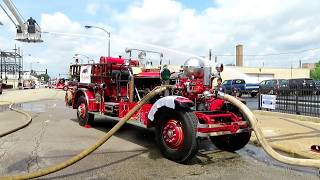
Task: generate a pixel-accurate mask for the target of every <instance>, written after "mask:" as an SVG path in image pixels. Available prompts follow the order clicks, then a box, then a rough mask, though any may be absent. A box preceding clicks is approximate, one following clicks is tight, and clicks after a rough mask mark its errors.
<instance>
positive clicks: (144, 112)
mask: <svg viewBox="0 0 320 180" xmlns="http://www.w3.org/2000/svg"><path fill="white" fill-rule="evenodd" d="M130 54H131V53H130ZM160 62H161V61H160ZM148 63H149V64H148ZM149 65H150V62H147V63H146V64H143V62H141V61H140V60H139V59H133V58H127V59H125V58H123V57H118V58H113V57H101V58H100V62H99V63H94V64H74V65H71V66H70V77H71V78H72V79H73V80H74V81H76V83H74V86H72V87H69V89H68V90H67V91H66V96H65V101H66V104H67V105H68V106H71V107H72V108H74V109H77V117H78V121H79V124H80V125H81V126H85V125H89V124H91V123H92V122H93V121H94V117H95V115H105V116H106V117H108V118H111V119H115V120H119V119H120V118H122V117H124V116H125V115H126V114H127V113H128V112H129V111H130V109H132V108H133V107H134V106H135V105H136V104H137V102H138V101H139V100H140V99H141V98H143V97H144V96H145V95H146V94H148V93H149V92H150V91H151V90H152V89H153V88H154V87H156V86H160V85H164V84H171V85H174V88H173V89H171V90H168V91H165V92H163V93H162V94H159V95H157V96H155V97H154V98H152V99H151V100H150V101H149V102H148V103H146V104H144V105H143V106H142V108H140V110H138V111H137V112H136V113H135V114H134V116H133V117H132V118H131V119H130V120H129V121H128V123H130V124H134V125H137V126H140V127H145V128H155V137H156V141H157V143H158V145H159V148H160V150H161V152H162V154H163V155H164V156H165V157H166V158H168V159H170V160H173V161H176V162H179V163H185V162H187V161H188V160H190V159H191V158H192V157H194V156H195V154H196V153H197V151H198V143H199V141H198V140H199V139H203V138H210V139H211V141H212V143H213V144H214V145H215V146H216V147H217V148H219V149H221V150H225V151H231V152H233V151H236V150H239V149H241V148H243V147H244V146H245V145H246V144H247V143H248V141H249V139H250V137H251V131H252V129H251V128H250V125H249V122H248V121H247V120H246V119H245V118H244V116H243V115H242V113H241V112H240V111H239V110H238V109H237V108H235V107H234V106H233V105H232V104H231V103H228V102H225V101H224V100H222V99H219V98H217V96H216V91H215V90H214V87H213V84H212V82H213V80H214V78H216V77H219V76H220V72H221V71H222V70H223V65H221V64H220V65H218V66H217V67H216V69H215V70H214V71H213V69H212V68H211V66H210V65H208V64H207V63H206V62H205V61H204V60H202V59H199V58H190V59H188V60H187V61H185V63H184V65H183V66H182V69H181V71H180V72H175V73H173V72H170V70H169V68H167V66H162V65H161V66H160V68H150V66H149ZM106 119H107V118H106Z"/></svg>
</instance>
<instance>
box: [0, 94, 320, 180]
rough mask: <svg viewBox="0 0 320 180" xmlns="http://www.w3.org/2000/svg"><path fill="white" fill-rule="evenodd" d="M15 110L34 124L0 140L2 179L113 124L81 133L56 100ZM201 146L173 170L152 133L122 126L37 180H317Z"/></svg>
mask: <svg viewBox="0 0 320 180" xmlns="http://www.w3.org/2000/svg"><path fill="white" fill-rule="evenodd" d="M19 108H22V109H24V110H26V111H30V112H31V114H32V116H33V117H34V119H33V122H32V124H31V125H30V126H28V127H27V128H25V129H23V130H22V131H18V132H16V133H14V134H11V135H9V136H6V137H4V138H1V139H0V164H1V166H0V174H1V175H8V174H17V173H22V172H30V171H34V170H37V169H41V168H44V167H47V166H50V165H53V164H55V163H58V162H62V161H63V160H66V159H67V158H70V157H72V156H73V155H76V154H77V153H79V152H80V151H81V150H83V149H85V148H86V147H88V146H90V145H91V144H93V143H94V142H95V141H96V140H97V139H98V138H100V137H102V136H103V135H104V132H106V131H108V130H109V129H110V128H111V127H112V126H113V125H114V124H115V123H116V122H114V121H110V120H106V119H105V118H101V117H100V118H99V117H98V118H97V119H96V120H95V123H94V124H93V128H90V129H87V128H83V127H80V126H79V125H78V123H77V120H76V112H75V110H73V109H70V108H67V107H65V105H64V102H63V101H61V100H48V101H42V102H33V103H26V104H23V105H21V106H20V107H19ZM8 118H10V117H8ZM1 120H2V119H1ZM200 145H201V146H200V147H201V148H200V151H199V153H198V154H197V156H196V158H194V159H193V160H192V161H191V162H190V163H188V164H187V165H183V164H177V163H175V162H172V161H169V160H167V159H165V158H163V157H162V155H161V154H160V152H159V151H158V148H157V146H156V143H155V140H154V134H153V131H152V130H149V129H143V128H139V127H135V126H132V125H129V124H127V125H125V126H124V127H123V128H121V130H120V131H119V132H117V133H116V134H115V136H113V137H112V138H111V139H110V140H109V141H108V142H107V143H106V144H104V145H103V146H102V147H100V148H99V149H98V150H97V151H95V152H94V153H93V154H91V155H89V156H88V157H86V158H85V159H83V160H81V161H80V162H78V163H76V164H74V165H72V166H71V167H68V168H66V169H64V170H62V171H60V172H57V173H54V174H51V175H48V176H45V177H42V179H299V180H300V179H319V176H318V174H317V173H318V170H317V169H315V168H301V167H296V166H288V165H285V164H282V163H279V162H276V161H274V160H273V159H270V158H269V157H268V156H267V155H266V154H265V153H264V151H263V150H262V149H261V148H258V147H256V146H254V145H250V144H249V145H247V146H246V147H245V148H243V149H242V150H240V151H238V152H236V153H229V152H223V151H220V150H218V149H216V148H215V147H214V146H213V145H212V144H211V142H210V141H209V140H202V141H201V143H200Z"/></svg>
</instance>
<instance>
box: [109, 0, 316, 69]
mask: <svg viewBox="0 0 320 180" xmlns="http://www.w3.org/2000/svg"><path fill="white" fill-rule="evenodd" d="M316 7H320V2H317V1H307V2H306V1H299V0H293V1H291V0H290V1H288V0H286V1H277V0H270V1H253V0H240V1H235V0H223V1H222V0H219V1H217V7H210V8H207V9H206V10H204V11H203V12H196V11H195V10H193V9H188V8H185V7H183V5H182V4H180V2H178V1H172V0H162V1H155V0H144V1H143V2H142V3H135V4H133V5H131V6H130V7H129V8H128V11H127V12H124V13H118V14H116V15H114V17H113V18H114V19H116V20H117V21H118V22H119V24H120V28H119V35H120V36H124V37H128V38H132V39H135V40H139V41H144V42H150V43H155V44H159V45H162V46H164V47H170V48H175V49H179V50H182V51H186V52H191V53H194V54H197V55H206V54H207V52H208V49H214V51H215V52H220V53H224V54H234V52H235V45H237V44H238V43H242V44H244V47H245V53H250V54H264V53H271V52H272V53H277V52H281V51H295V50H298V49H305V48H309V47H320V41H319V40H320V36H319V33H320V31H319V29H320V24H319V23H317V22H319V20H320V17H319V16H320V14H319V13H318V10H317V8H316ZM318 55H320V52H319V53H318ZM294 56H295V55H294ZM303 56H307V54H306V55H303ZM279 58H282V59H283V60H284V61H286V60H287V62H288V61H292V60H294V59H293V58H295V57H292V56H281V57H259V59H260V60H259V59H258V58H252V57H250V58H249V57H246V58H245V59H247V60H250V59H252V63H251V62H250V63H247V64H250V65H259V64H261V61H265V64H272V62H275V61H279ZM219 59H220V60H223V61H225V62H227V63H230V62H234V57H219ZM296 59H297V58H296ZM258 60H259V61H260V62H257V61H258ZM180 61H181V60H180ZM174 62H175V63H180V64H181V62H178V61H174ZM286 64H287V63H286V62H283V65H286ZM277 65H279V64H277Z"/></svg>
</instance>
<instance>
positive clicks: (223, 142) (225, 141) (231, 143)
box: [210, 131, 251, 152]
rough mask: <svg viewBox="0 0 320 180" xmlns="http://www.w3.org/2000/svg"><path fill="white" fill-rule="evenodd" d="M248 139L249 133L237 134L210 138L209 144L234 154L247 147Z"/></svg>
mask: <svg viewBox="0 0 320 180" xmlns="http://www.w3.org/2000/svg"><path fill="white" fill-rule="evenodd" d="M250 137H251V131H250V132H243V133H238V134H228V135H221V136H212V137H210V139H211V142H212V143H213V144H214V145H215V146H216V147H217V148H219V149H220V150H223V151H229V152H234V151H237V150H239V149H242V148H243V147H244V146H245V145H247V144H248V142H249V140H250Z"/></svg>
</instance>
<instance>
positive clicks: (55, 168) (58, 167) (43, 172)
mask: <svg viewBox="0 0 320 180" xmlns="http://www.w3.org/2000/svg"><path fill="white" fill-rule="evenodd" d="M168 88H172V86H158V87H156V88H154V89H153V90H152V91H151V92H150V93H148V94H147V95H146V96H145V97H143V98H142V99H141V100H140V101H139V102H138V104H137V105H136V106H134V108H132V109H131V110H130V111H129V112H128V113H127V114H126V116H125V117H123V118H121V120H120V121H119V122H118V123H117V124H116V125H115V126H114V127H113V128H112V129H111V130H110V131H108V132H107V133H106V134H105V135H104V136H103V137H102V138H101V139H99V140H98V141H97V142H96V143H95V144H93V145H92V146H90V147H89V148H87V149H85V150H83V151H82V152H80V153H79V154H78V155H76V156H73V157H71V158H70V159H68V160H66V161H64V162H62V163H59V164H56V165H53V166H49V167H47V168H45V169H41V170H38V171H35V172H31V173H26V174H22V175H14V176H4V177H0V180H2V179H3V180H21V179H32V178H37V177H40V176H45V175H48V174H51V173H54V172H57V171H59V170H62V169H64V168H66V167H68V166H71V165H72V164H74V163H76V162H78V161H80V160H81V159H83V158H85V157H86V156H88V155H89V154H91V153H92V152H93V151H95V150H96V149H97V148H99V147H100V146H101V145H103V144H104V143H105V142H106V141H108V139H109V138H110V137H111V136H112V135H113V134H114V133H116V132H117V131H118V130H119V129H120V128H121V127H122V126H123V125H124V124H125V123H126V122H127V121H128V120H129V119H130V118H131V116H133V115H134V113H135V112H136V111H137V110H139V109H140V108H141V106H142V105H143V104H145V103H146V102H147V101H149V100H150V99H151V98H153V97H154V96H156V95H157V94H159V93H161V92H163V91H165V90H167V89H168Z"/></svg>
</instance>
